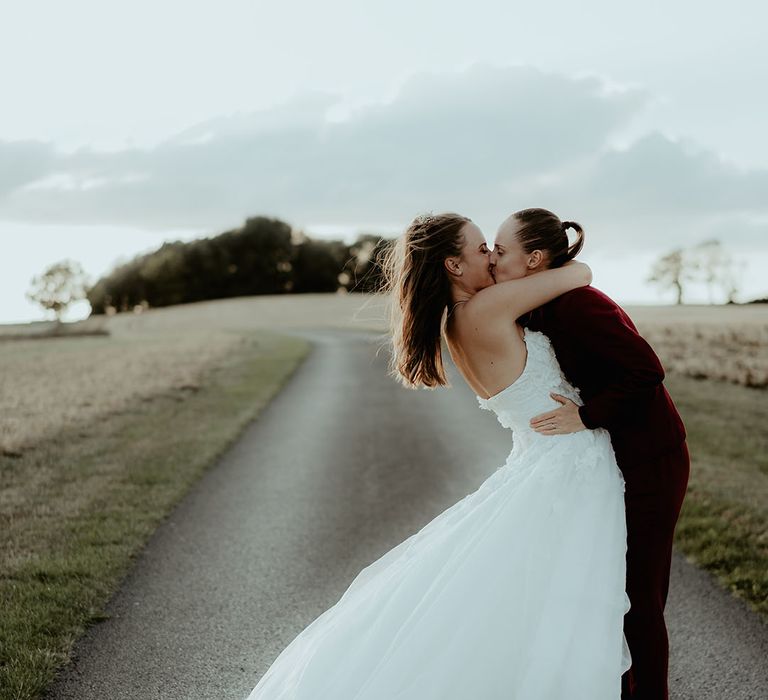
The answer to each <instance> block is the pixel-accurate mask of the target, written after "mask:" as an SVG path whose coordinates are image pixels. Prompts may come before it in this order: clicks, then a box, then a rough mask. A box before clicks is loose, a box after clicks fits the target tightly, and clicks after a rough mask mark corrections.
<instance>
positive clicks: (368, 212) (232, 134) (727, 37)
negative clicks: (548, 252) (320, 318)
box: [0, 0, 768, 322]
mask: <svg viewBox="0 0 768 700" xmlns="http://www.w3.org/2000/svg"><path fill="white" fill-rule="evenodd" d="M708 5H709V7H708V6H707V5H706V4H705V5H702V4H700V3H694V2H689V1H688V0H684V1H682V2H676V3H674V5H672V4H670V3H662V2H657V1H655V0H654V1H652V2H646V3H645V4H643V5H640V4H638V5H636V6H632V7H630V6H628V5H627V4H625V3H617V2H615V0H614V1H613V2H608V1H603V0H588V1H582V2H580V3H578V4H577V3H566V2H539V3H537V4H535V5H534V4H533V3H526V4H525V5H523V4H520V5H519V6H516V5H515V4H514V3H510V2H508V1H507V2H495V1H490V0H480V1H476V2H473V3H472V4H471V7H470V6H469V4H468V3H467V4H466V7H464V8H463V9H461V10H458V11H449V10H447V9H446V7H445V3H438V2H413V0H410V1H409V2H405V1H401V0H389V1H388V2H386V3H384V2H376V3H372V2H367V3H366V2H361V1H360V0H358V1H357V2H354V3H353V2H346V1H345V2H341V1H339V0H325V2H323V3H317V2H295V1H290V0H288V1H285V0H282V1H281V2H279V3H278V2H233V1H231V0H230V1H221V0H219V1H217V2H216V3H213V2H208V3H203V2H196V3H182V2H173V1H170V0H167V1H166V2H163V3H156V2H153V3H150V2H145V1H144V0H135V1H134V2H132V3H130V4H122V5H121V6H118V5H116V4H115V3H103V2H84V1H82V0H70V1H69V2H67V3H54V2H36V1H34V0H31V1H29V2H26V3H16V4H15V5H14V6H11V7H7V8H5V9H4V13H3V22H2V24H0V85H1V86H2V95H3V104H2V109H0V235H2V240H3V243H4V251H5V253H6V254H4V255H3V256H2V262H0V322H3V321H21V320H31V319H35V318H42V313H41V312H40V311H38V310H37V309H36V308H35V307H34V306H32V305H31V304H30V303H29V302H27V301H26V300H25V298H24V292H25V291H26V290H27V288H28V287H29V282H30V279H31V277H32V275H34V274H35V273H37V272H40V271H41V270H42V269H44V268H45V267H46V266H47V265H48V264H50V263H52V262H55V261H57V260H60V259H61V258H63V257H70V258H73V259H76V260H78V261H80V262H81V263H82V264H83V265H84V267H85V268H86V270H87V271H88V272H89V273H90V274H91V276H92V278H93V279H94V280H95V279H96V278H97V277H98V276H100V275H101V274H104V273H105V272H107V271H108V270H109V268H110V267H111V266H112V264H113V263H114V261H115V260H116V259H118V258H123V259H124V258H128V257H132V256H133V255H134V254H136V253H138V252H143V251H145V250H148V249H151V248H154V247H157V246H159V245H160V244H161V243H162V242H163V241H164V240H171V239H179V238H181V239H185V240H188V239H192V238H195V237H197V236H202V235H213V234H215V233H218V232H221V231H224V230H226V229H228V228H232V227H236V226H238V225H240V224H241V223H242V222H243V221H244V220H245V218H246V217H248V216H254V215H259V214H265V215H272V216H279V217H281V218H283V219H285V220H286V221H288V222H290V223H291V224H293V225H295V226H297V227H301V228H303V229H305V230H308V231H310V232H314V233H315V234H316V235H332V234H333V233H337V234H342V235H346V236H353V235H354V234H355V232H357V231H360V230H367V231H371V230H375V231H381V232H396V231H400V230H402V228H403V227H404V226H405V225H407V223H408V222H409V221H410V219H411V218H412V217H413V216H414V215H415V214H417V213H419V212H423V211H440V210H446V209H449V210H456V211H460V212H462V213H464V214H466V215H468V216H470V217H471V218H473V219H474V220H475V221H476V222H477V223H478V224H479V225H480V226H481V228H482V229H483V231H484V232H485V234H486V237H487V238H489V239H490V240H492V239H493V236H494V233H495V229H496V227H497V226H498V224H499V223H500V222H501V220H502V219H503V218H504V217H505V216H506V215H507V214H509V213H511V212H513V211H515V210H517V209H522V208H525V207H530V206H542V207H546V208H548V209H552V210H553V211H555V212H556V213H557V214H558V215H559V216H560V217H561V218H562V219H570V220H575V221H578V222H580V223H581V224H582V225H583V226H584V228H585V230H586V240H587V243H586V247H585V251H584V254H583V259H585V260H586V261H587V262H589V263H590V264H592V265H593V268H594V270H595V282H594V283H595V285H596V286H600V287H601V288H603V289H604V290H605V291H606V292H608V293H609V294H610V295H611V296H613V297H614V298H615V299H617V300H618V301H620V302H624V303H631V302H646V303H653V302H666V301H669V300H670V299H671V296H670V295H668V294H667V295H660V294H659V293H658V292H657V291H656V290H654V289H653V288H651V287H649V286H648V285H647V284H645V283H644V279H645V277H646V276H647V274H648V269H649V267H650V264H651V263H652V261H653V260H654V258H655V257H657V256H658V255H659V254H661V253H664V252H666V251H668V250H670V249H672V248H674V247H686V246H692V245H695V244H697V243H699V242H701V241H703V240H706V239H708V238H718V239H720V240H721V241H722V242H723V244H724V245H725V247H726V248H727V249H728V250H730V251H731V252H732V253H733V254H734V256H735V257H736V259H737V260H740V261H743V263H744V264H745V265H746V267H745V271H744V284H743V297H744V298H750V297H755V296H758V295H759V296H764V295H766V294H768V283H767V282H766V281H765V280H766V275H765V273H764V269H765V268H766V266H768V139H766V138H765V133H764V132H765V125H766V121H767V118H768V96H766V91H765V90H764V89H763V88H762V87H761V86H762V85H765V84H766V81H767V79H768V75H767V73H768V60H767V59H768V49H766V42H765V39H764V36H763V32H764V29H765V26H766V22H767V21H768V9H766V5H765V4H764V3H760V2H757V1H756V0H753V1H749V2H738V1H737V2H731V3H729V4H728V5H727V7H719V8H715V7H714V5H715V4H714V3H709V4H708ZM704 298H705V297H704ZM702 300H703V299H702ZM82 312H83V311H82V309H80V310H79V311H76V312H75V313H76V315H77V314H82Z"/></svg>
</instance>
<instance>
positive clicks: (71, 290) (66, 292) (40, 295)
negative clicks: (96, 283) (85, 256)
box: [27, 260, 88, 322]
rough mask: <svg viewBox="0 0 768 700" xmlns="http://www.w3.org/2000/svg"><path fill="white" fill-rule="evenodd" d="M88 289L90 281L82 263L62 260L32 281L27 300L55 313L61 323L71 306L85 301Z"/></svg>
mask: <svg viewBox="0 0 768 700" xmlns="http://www.w3.org/2000/svg"><path fill="white" fill-rule="evenodd" d="M87 287H88V279H87V277H86V274H85V272H84V271H83V268H82V267H81V265H80V263H78V262H75V261H74V260H62V261H60V262H57V263H54V264H53V265H51V266H50V267H48V268H47V269H46V270H45V272H43V273H42V274H41V275H36V276H35V277H34V278H33V279H32V286H31V288H30V290H29V291H28V292H27V299H29V300H30V301H34V302H36V303H38V304H40V306H42V307H43V308H44V309H45V310H46V311H53V312H54V313H55V314H56V320H57V321H58V322H61V316H62V314H63V313H64V311H66V309H67V307H68V306H69V305H70V304H72V303H73V302H75V301H79V300H81V299H85V297H86V289H87Z"/></svg>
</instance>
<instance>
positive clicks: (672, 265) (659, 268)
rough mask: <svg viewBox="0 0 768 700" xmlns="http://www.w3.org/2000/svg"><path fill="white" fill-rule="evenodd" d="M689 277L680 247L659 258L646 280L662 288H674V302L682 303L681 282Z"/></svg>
mask: <svg viewBox="0 0 768 700" xmlns="http://www.w3.org/2000/svg"><path fill="white" fill-rule="evenodd" d="M687 279H689V272H688V269H687V261H686V259H685V255H684V254H683V251H682V249H681V248H678V249H676V250H673V251H672V252H671V253H667V254H666V255H663V256H662V257H661V258H659V259H658V260H657V261H656V263H655V264H654V266H653V269H652V270H651V274H650V276H649V277H648V282H651V283H653V284H657V285H658V286H659V287H661V288H662V289H674V290H675V294H676V296H677V300H676V303H677V304H682V303H683V283H684V282H685V281H686V280H687Z"/></svg>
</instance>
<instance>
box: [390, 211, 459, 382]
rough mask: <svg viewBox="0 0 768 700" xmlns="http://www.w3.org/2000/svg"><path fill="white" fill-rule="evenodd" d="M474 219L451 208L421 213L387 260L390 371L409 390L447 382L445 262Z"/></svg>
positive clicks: (448, 290) (448, 297)
mask: <svg viewBox="0 0 768 700" xmlns="http://www.w3.org/2000/svg"><path fill="white" fill-rule="evenodd" d="M470 221H471V219H468V218H467V217H466V216H461V215H460V214H454V213H452V212H448V213H445V214H436V215H431V214H430V215H422V216H417V217H416V218H415V219H414V220H413V222H412V223H411V225H410V226H409V227H408V228H407V229H406V231H405V233H404V234H403V235H402V236H400V237H399V238H398V239H397V241H396V242H395V245H394V246H392V248H391V249H390V250H389V252H388V254H387V256H386V259H385V261H384V280H385V291H387V292H389V293H390V294H391V299H390V303H391V314H390V329H391V332H392V345H393V347H392V356H391V360H390V374H391V375H393V376H394V377H395V378H397V379H398V381H400V382H401V383H402V384H403V385H404V386H406V387H408V388H409V389H418V388H419V387H422V386H424V387H428V388H430V389H434V388H436V387H438V386H445V385H446V384H447V383H448V381H447V379H446V376H445V368H444V367H443V356H442V353H441V349H440V341H441V334H442V328H443V314H444V313H445V310H446V308H447V307H448V304H449V303H450V301H451V285H450V282H449V280H448V272H447V271H446V269H445V265H444V264H443V263H444V261H445V259H446V258H448V257H451V256H454V255H456V256H458V255H461V250H462V248H463V246H464V235H463V234H462V233H461V229H462V227H463V226H464V224H466V223H468V222H470Z"/></svg>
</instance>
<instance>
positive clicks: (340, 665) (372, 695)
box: [247, 329, 630, 700]
mask: <svg viewBox="0 0 768 700" xmlns="http://www.w3.org/2000/svg"><path fill="white" fill-rule="evenodd" d="M524 337H525V341H526V345H527V348H528V357H527V360H526V365H525V368H524V370H523V372H522V374H521V375H520V377H519V378H518V379H517V380H516V381H515V382H514V383H513V384H511V385H510V386H509V387H507V388H506V389H504V390H503V391H501V392H499V393H498V394H496V395H495V396H493V397H491V398H490V399H483V398H480V397H478V401H479V403H480V406H481V407H482V408H485V409H489V410H492V411H494V412H495V413H496V415H497V417H498V420H499V422H500V423H501V424H502V425H503V426H505V427H507V428H510V429H511V430H513V431H514V446H513V449H512V451H511V453H510V454H509V457H508V458H507V460H506V462H505V463H504V464H503V465H502V466H501V467H499V468H498V469H497V470H496V471H495V472H494V473H493V474H491V475H490V476H489V477H488V478H487V479H486V480H485V481H484V482H483V483H482V484H481V485H480V487H479V488H478V489H477V490H476V491H474V492H473V493H470V494H469V495H467V496H465V497H464V498H463V499H462V500H460V501H459V502H458V503H455V504H454V505H453V506H451V507H449V508H448V509H447V510H445V511H443V512H442V513H440V514H439V515H438V516H437V517H435V518H434V519H433V520H432V521H431V522H429V523H428V524H427V525H426V526H424V527H423V528H422V529H421V530H419V531H418V532H416V533H415V534H413V535H411V536H410V537H409V538H408V539H406V540H405V541H403V542H401V543H400V544H399V545H397V546H395V547H394V548H393V549H391V550H389V551H388V552H387V553H386V554H384V555H383V556H382V557H381V558H379V559H377V560H376V561H374V562H373V563H372V564H370V565H369V566H367V567H366V568H364V569H363V570H362V571H361V572H360V573H359V574H358V575H357V576H356V578H355V579H354V580H353V581H352V583H351V584H350V585H349V587H348V588H347V590H346V591H345V592H344V594H343V595H342V596H341V598H340V599H339V601H338V602H337V603H335V604H334V605H333V606H332V607H331V608H329V609H328V610H326V611H325V612H324V613H322V614H321V615H320V616H319V617H317V618H316V619H315V620H314V621H313V622H312V623H310V624H309V625H308V626H307V627H306V628H305V629H304V630H303V631H302V632H300V633H299V635H298V636H297V637H295V638H294V640H293V641H292V642H291V643H290V644H289V645H288V646H287V647H285V649H283V651H282V652H281V653H280V655H279V656H278V657H277V658H276V659H275V661H274V662H273V663H272V665H271V666H270V667H269V669H268V670H267V671H266V673H265V674H264V676H263V677H262V678H261V680H260V681H259V683H258V685H256V687H255V688H254V689H253V691H252V692H251V694H250V695H249V696H248V698H247V700H565V699H566V698H567V699H568V700H619V698H620V696H621V675H622V673H623V672H624V671H625V670H626V669H628V668H629V665H630V655H629V649H628V647H627V645H626V640H625V638H624V635H623V632H622V623H623V617H624V614H625V613H626V611H627V610H628V609H629V598H628V597H627V595H626V593H625V553H626V525H625V519H624V480H623V477H622V474H621V472H620V471H619V468H618V466H617V465H616V460H615V457H614V453H613V449H612V447H611V443H610V437H609V435H608V433H607V432H606V431H605V430H603V429H598V430H582V431H580V432H577V433H571V434H567V435H549V436H546V435H541V434H539V433H536V432H535V431H533V430H531V428H530V427H529V424H528V422H529V420H530V418H532V417H533V416H535V415H537V414H539V413H543V412H545V411H548V410H551V409H553V408H557V407H559V406H560V404H558V403H556V402H555V401H554V400H553V399H552V398H551V397H550V395H549V393H550V392H551V391H552V392H555V393H558V394H562V395H564V396H568V397H569V398H571V399H573V400H574V401H575V402H576V403H578V404H579V405H581V403H582V402H581V400H580V398H579V395H578V391H577V390H576V389H575V388H574V387H573V386H571V385H570V384H569V383H568V382H567V381H566V380H565V378H564V377H563V374H562V372H561V370H560V366H559V365H558V363H557V360H556V358H555V354H554V352H553V350H552V347H551V345H550V342H549V338H548V337H547V336H546V335H544V334H543V333H541V332H538V331H531V330H528V329H526V330H525V333H524ZM466 439H468V440H471V439H472V436H471V435H467V436H466Z"/></svg>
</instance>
